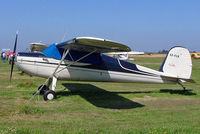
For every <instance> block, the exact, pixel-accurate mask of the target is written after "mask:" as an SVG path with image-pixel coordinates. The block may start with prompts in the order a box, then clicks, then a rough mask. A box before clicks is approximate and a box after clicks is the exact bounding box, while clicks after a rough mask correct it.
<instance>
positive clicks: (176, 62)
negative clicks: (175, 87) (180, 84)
mask: <svg viewBox="0 0 200 134" xmlns="http://www.w3.org/2000/svg"><path fill="white" fill-rule="evenodd" d="M160 71H161V72H164V76H168V77H174V78H179V79H184V80H188V79H190V77H191V73H192V60H191V56H190V52H189V51H188V49H186V48H183V47H173V48H172V49H171V50H170V51H169V52H168V54H167V56H166V57H165V60H164V62H163V64H162V66H161V67H160Z"/></svg>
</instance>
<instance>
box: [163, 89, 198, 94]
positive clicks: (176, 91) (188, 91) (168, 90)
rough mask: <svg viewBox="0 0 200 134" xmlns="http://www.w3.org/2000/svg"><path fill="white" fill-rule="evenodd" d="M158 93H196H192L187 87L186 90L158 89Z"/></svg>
mask: <svg viewBox="0 0 200 134" xmlns="http://www.w3.org/2000/svg"><path fill="white" fill-rule="evenodd" d="M160 93H170V94H179V95H197V94H196V93H192V89H188V90H172V89H160Z"/></svg>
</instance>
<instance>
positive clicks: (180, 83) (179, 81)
mask: <svg viewBox="0 0 200 134" xmlns="http://www.w3.org/2000/svg"><path fill="white" fill-rule="evenodd" d="M178 84H179V85H180V86H181V87H182V88H183V90H184V91H186V87H185V86H183V84H182V82H181V80H178Z"/></svg>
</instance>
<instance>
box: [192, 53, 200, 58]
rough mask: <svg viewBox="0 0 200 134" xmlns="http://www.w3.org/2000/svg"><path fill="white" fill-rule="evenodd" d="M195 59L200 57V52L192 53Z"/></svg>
mask: <svg viewBox="0 0 200 134" xmlns="http://www.w3.org/2000/svg"><path fill="white" fill-rule="evenodd" d="M190 54H191V57H192V58H193V59H200V53H190Z"/></svg>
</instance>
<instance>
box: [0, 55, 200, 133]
mask: <svg viewBox="0 0 200 134" xmlns="http://www.w3.org/2000/svg"><path fill="white" fill-rule="evenodd" d="M162 61H163V58H135V61H134V62H135V63H137V64H140V65H144V66H146V67H150V68H153V69H156V70H158V69H159V67H160V65H161V63H162ZM9 72H10V65H9V64H8V63H2V62H0V134H7V133H19V134H23V133H24V134H26V133H34V134H37V133H50V134H56V133H57V134H60V133H98V134H99V133H116V134H118V133H119V134H120V133H125V134H127V133H150V134H151V133H152V134H153V133H163V134H168V133H172V134H174V133H187V134H188V133H200V60H193V74H192V78H193V79H194V80H195V81H196V83H184V85H185V86H186V87H187V89H188V90H187V91H183V90H182V88H181V87H180V86H179V85H169V84H143V83H110V82H108V83H105V82H79V81H78V82H77V81H74V82H72V81H58V83H57V88H56V93H57V99H55V100H53V101H47V102H45V101H43V96H36V97H35V98H34V99H33V100H31V101H29V100H30V98H31V97H32V95H33V93H35V91H36V90H37V88H38V86H39V85H40V84H42V83H43V82H44V81H45V79H44V78H39V77H30V76H29V75H26V74H21V72H20V71H18V69H16V68H15V69H14V73H13V79H12V83H10V82H9Z"/></svg>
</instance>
